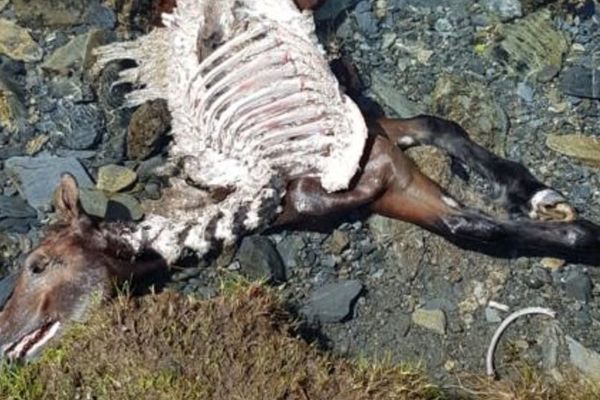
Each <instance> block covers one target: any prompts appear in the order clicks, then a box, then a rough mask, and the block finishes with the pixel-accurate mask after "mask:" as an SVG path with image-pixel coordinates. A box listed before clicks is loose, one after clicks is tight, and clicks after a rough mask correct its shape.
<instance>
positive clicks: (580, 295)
mask: <svg viewBox="0 0 600 400" xmlns="http://www.w3.org/2000/svg"><path fill="white" fill-rule="evenodd" d="M562 282H563V285H564V288H565V293H566V294H567V296H569V297H571V298H573V299H575V300H579V301H582V302H584V303H588V302H589V301H590V300H591V299H592V287H593V285H592V280H591V279H590V277H589V275H588V274H587V273H585V272H584V271H582V270H581V269H579V268H577V269H575V268H573V269H570V270H569V271H568V272H567V273H566V275H565V277H564V278H562Z"/></svg>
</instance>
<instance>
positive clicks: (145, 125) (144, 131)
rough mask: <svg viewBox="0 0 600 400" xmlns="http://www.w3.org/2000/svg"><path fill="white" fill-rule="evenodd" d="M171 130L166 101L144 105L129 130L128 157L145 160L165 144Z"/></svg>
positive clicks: (133, 116)
mask: <svg viewBox="0 0 600 400" xmlns="http://www.w3.org/2000/svg"><path fill="white" fill-rule="evenodd" d="M170 128H171V114H170V113H169V110H168V108H167V103H166V102H165V101H164V100H154V101H149V102H146V103H144V104H142V105H141V106H140V107H139V108H138V109H137V110H135V112H134V113H133V115H132V116H131V120H130V121H129V127H128V129H127V156H128V157H129V158H130V159H134V160H143V159H146V158H148V157H149V156H151V155H152V154H153V153H154V152H155V151H156V150H157V148H158V147H160V144H161V142H164V139H165V138H166V135H167V132H168V131H169V129H170Z"/></svg>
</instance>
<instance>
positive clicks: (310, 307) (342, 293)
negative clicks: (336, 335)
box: [300, 280, 363, 322]
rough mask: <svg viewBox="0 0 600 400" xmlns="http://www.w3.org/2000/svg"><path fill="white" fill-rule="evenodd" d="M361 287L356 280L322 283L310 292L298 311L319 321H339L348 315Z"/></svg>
mask: <svg viewBox="0 0 600 400" xmlns="http://www.w3.org/2000/svg"><path fill="white" fill-rule="evenodd" d="M362 289H363V285H362V283H360V282H359V281H356V280H349V281H340V282H335V283H331V284H328V285H324V286H322V287H320V288H319V289H317V290H316V291H314V292H313V293H312V295H311V296H310V300H309V302H308V303H307V304H306V305H305V306H304V307H302V309H301V310H300V312H301V313H302V314H304V315H305V316H307V317H308V318H309V319H312V320H318V321H320V322H341V321H343V320H345V319H347V318H348V317H349V316H350V314H351V311H352V306H353V305H354V301H355V300H356V298H357V297H358V296H359V295H360V293H361V292H362Z"/></svg>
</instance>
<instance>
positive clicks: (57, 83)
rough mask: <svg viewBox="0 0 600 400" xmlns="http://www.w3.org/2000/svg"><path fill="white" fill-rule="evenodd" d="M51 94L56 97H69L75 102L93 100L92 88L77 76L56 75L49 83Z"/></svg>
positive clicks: (68, 98)
mask: <svg viewBox="0 0 600 400" xmlns="http://www.w3.org/2000/svg"><path fill="white" fill-rule="evenodd" d="M48 89H49V94H50V96H52V97H53V98H55V99H67V100H70V101H72V102H74V103H81V102H83V101H92V100H93V99H94V93H93V92H92V88H91V87H90V86H89V85H87V84H84V83H83V82H82V81H81V80H80V79H77V78H66V77H56V79H53V80H52V81H51V82H49V83H48Z"/></svg>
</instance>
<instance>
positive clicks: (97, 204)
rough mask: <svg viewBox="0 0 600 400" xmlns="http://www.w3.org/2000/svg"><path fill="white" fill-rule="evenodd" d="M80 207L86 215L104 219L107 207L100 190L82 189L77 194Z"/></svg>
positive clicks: (106, 199) (105, 199)
mask: <svg viewBox="0 0 600 400" xmlns="http://www.w3.org/2000/svg"><path fill="white" fill-rule="evenodd" d="M79 197H80V198H79V200H80V201H81V207H83V210H84V211H85V212H86V213H87V214H88V215H93V216H95V217H99V218H104V216H105V215H106V208H107V207H108V198H107V197H106V195H105V194H104V192H102V191H101V190H96V189H90V188H82V189H81V190H80V194H79Z"/></svg>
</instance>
